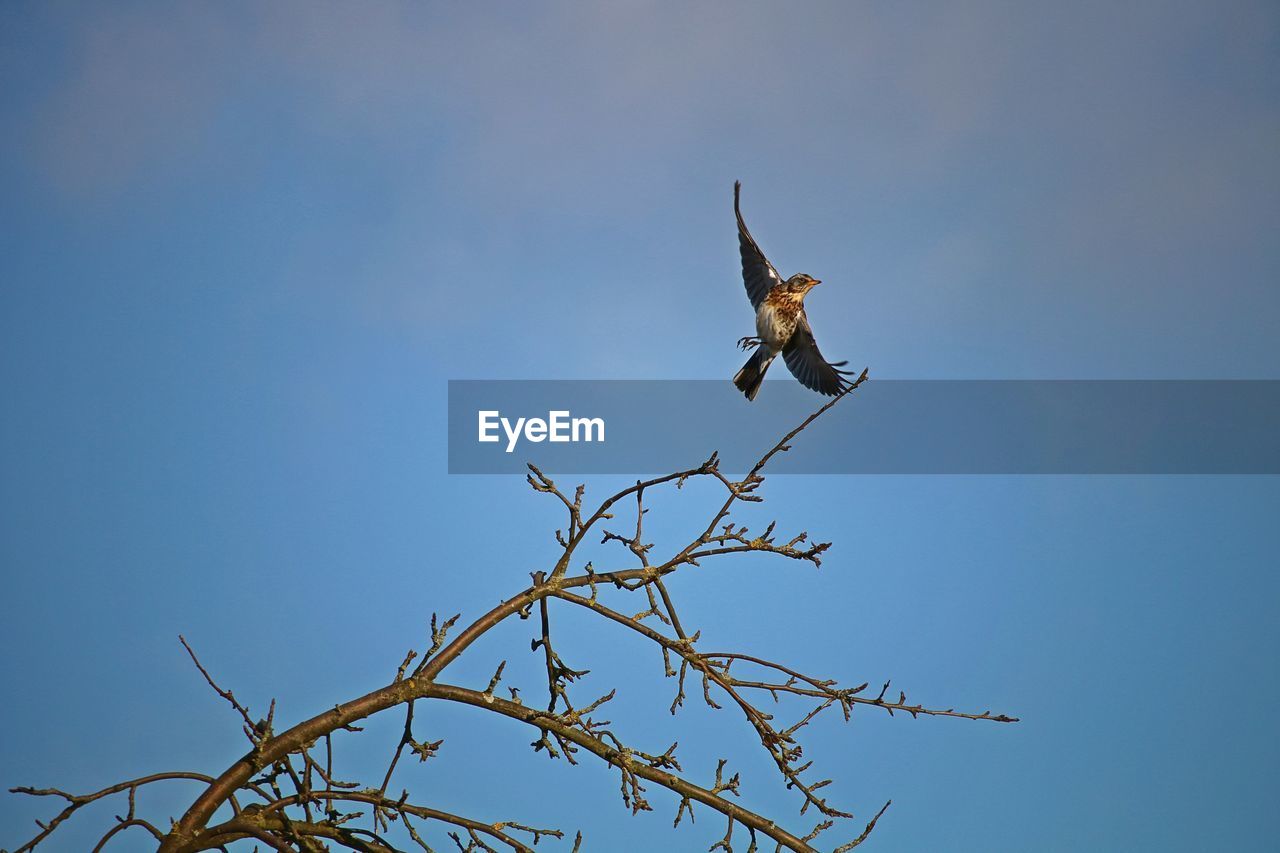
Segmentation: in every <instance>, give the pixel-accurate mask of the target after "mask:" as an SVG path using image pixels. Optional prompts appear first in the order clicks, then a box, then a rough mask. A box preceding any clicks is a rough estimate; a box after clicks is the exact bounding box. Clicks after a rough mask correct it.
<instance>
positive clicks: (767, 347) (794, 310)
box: [733, 181, 850, 400]
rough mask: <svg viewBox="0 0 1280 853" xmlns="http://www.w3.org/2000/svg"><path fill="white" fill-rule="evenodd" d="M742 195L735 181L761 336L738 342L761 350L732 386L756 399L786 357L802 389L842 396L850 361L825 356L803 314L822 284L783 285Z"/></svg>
mask: <svg viewBox="0 0 1280 853" xmlns="http://www.w3.org/2000/svg"><path fill="white" fill-rule="evenodd" d="M741 192H742V183H741V182H740V181H735V182H734V185H733V212H734V214H735V215H736V216H737V219H738V251H739V254H741V256H742V281H743V284H745V285H746V288H747V298H748V299H750V300H751V307H752V308H755V309H756V337H755V338H743V339H742V341H739V343H740V344H743V345H747V346H749V345H752V344H754V345H755V346H756V351H755V352H754V353H753V354H752V356H751V358H749V359H748V360H747V363H746V364H744V365H743V366H742V369H741V370H739V371H738V373H737V375H736V376H734V377H733V384H734V385H736V386H737V387H738V390H739V391H741V392H742V393H744V394H746V395H747V399H748V400H754V399H755V398H756V394H758V393H759V392H760V383H761V382H762V381H763V380H764V374H765V371H766V370H768V369H769V365H770V364H772V363H773V360H774V359H775V358H777V357H778V354H779V353H781V354H782V358H783V361H785V362H786V363H787V369H788V370H790V371H791V374H792V375H793V376H795V378H796V379H798V380H799V381H800V384H801V385H803V386H805V387H806V388H809V389H812V390H814V391H817V392H818V393H819V394H826V395H828V396H832V395H835V394H839V393H840V392H842V391H844V390H845V388H847V387H848V384H849V380H848V379H845V377H846V376H848V375H850V374H849V372H848V371H845V370H840V368H841V367H842V366H843V365H844V364H845V362H843V361H841V362H836V363H835V364H832V363H830V362H828V361H827V360H826V359H825V358H823V357H822V353H821V352H819V350H818V344H817V342H816V341H815V340H814V339H813V328H812V327H811V326H810V325H809V318H808V317H807V316H806V315H805V311H804V298H805V296H806V295H807V294H808V292H809V291H810V290H812V289H813V288H814V287H816V286H818V285H819V284H821V283H822V282H820V281H819V280H818V279H816V278H814V277H813V276H810V275H806V274H805V273H797V274H796V275H793V276H791V278H789V279H787V280H786V281H783V279H782V276H780V275H778V271H777V270H776V269H774V266H773V264H771V263H769V259H768V258H766V257H765V256H764V252H762V251H760V247H759V245H757V244H756V241H755V238H753V237H752V236H751V232H750V231H748V230H747V223H746V222H745V221H743V219H742V209H741V207H740V205H739V196H740V195H741Z"/></svg>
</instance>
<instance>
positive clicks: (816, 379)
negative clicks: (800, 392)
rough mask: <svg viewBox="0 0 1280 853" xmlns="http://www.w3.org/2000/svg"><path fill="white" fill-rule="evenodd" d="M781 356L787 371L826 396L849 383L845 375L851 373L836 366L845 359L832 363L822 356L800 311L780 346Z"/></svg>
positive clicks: (841, 365)
mask: <svg viewBox="0 0 1280 853" xmlns="http://www.w3.org/2000/svg"><path fill="white" fill-rule="evenodd" d="M782 358H783V359H784V360H785V361H786V362H787V369H788V370H790V371H791V375H792V376H794V377H795V378H796V379H798V380H800V384H801V385H803V386H804V387H806V388H809V389H811V390H813V391H817V392H818V393H819V394H826V395H827V396H828V397H833V396H835V395H836V394H839V393H840V392H841V391H844V390H845V388H847V387H848V386H849V380H848V379H845V377H846V376H852V375H853V374H852V373H851V372H850V371H848V370H841V369H840V368H841V367H843V366H844V365H845V364H847V363H848V362H844V361H837V362H836V363H834V364H832V363H830V362H828V361H827V360H826V359H825V358H823V357H822V353H821V352H819V351H818V343H817V341H815V340H814V339H813V329H812V328H811V327H810V326H809V318H808V317H806V316H805V315H804V311H801V312H800V322H799V324H798V325H797V326H796V331H795V334H793V335H792V336H791V340H790V341H788V342H787V345H786V347H785V348H784V349H783V350H782Z"/></svg>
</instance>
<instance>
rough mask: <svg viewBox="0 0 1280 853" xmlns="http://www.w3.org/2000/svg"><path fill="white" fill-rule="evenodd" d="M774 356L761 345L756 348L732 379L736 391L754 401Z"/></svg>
mask: <svg viewBox="0 0 1280 853" xmlns="http://www.w3.org/2000/svg"><path fill="white" fill-rule="evenodd" d="M775 357H776V355H775V354H774V353H771V352H769V348H768V347H767V346H764V345H761V346H759V347H756V351H755V352H754V353H752V354H751V358H749V359H747V363H746V364H744V365H742V369H741V370H739V371H738V372H737V374H736V375H735V376H734V377H733V384H734V385H736V386H737V388H738V390H739V391H741V392H742V393H743V394H746V395H747V399H748V400H754V399H755V398H756V394H759V393H760V383H761V382H763V381H764V372H765V371H766V370H768V369H769V365H770V364H772V363H773V360H774V358H775Z"/></svg>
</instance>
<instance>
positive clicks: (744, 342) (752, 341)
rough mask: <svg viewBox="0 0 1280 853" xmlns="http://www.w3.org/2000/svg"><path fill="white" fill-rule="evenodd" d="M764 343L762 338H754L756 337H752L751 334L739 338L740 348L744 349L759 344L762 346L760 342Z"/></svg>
mask: <svg viewBox="0 0 1280 853" xmlns="http://www.w3.org/2000/svg"><path fill="white" fill-rule="evenodd" d="M762 343H764V341H762V340H760V339H759V338H754V337H750V336H748V337H745V338H739V339H738V349H744V350H745V349H751V347H757V346H760V344H762Z"/></svg>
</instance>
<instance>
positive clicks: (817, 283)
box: [809, 278, 822, 287]
mask: <svg viewBox="0 0 1280 853" xmlns="http://www.w3.org/2000/svg"><path fill="white" fill-rule="evenodd" d="M820 284H822V281H821V280H820V279H816V278H815V279H814V280H813V283H812V284H810V285H809V286H810V287H817V286H818V285H820Z"/></svg>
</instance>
